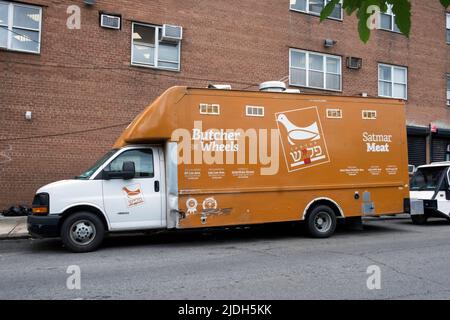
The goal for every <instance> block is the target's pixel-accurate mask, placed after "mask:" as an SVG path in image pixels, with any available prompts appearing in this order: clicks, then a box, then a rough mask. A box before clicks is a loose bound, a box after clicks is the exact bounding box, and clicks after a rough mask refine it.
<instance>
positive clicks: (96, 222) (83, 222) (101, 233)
mask: <svg viewBox="0 0 450 320" xmlns="http://www.w3.org/2000/svg"><path fill="white" fill-rule="evenodd" d="M104 237H105V226H104V225H103V222H102V221H101V220H100V218H99V217H97V216H96V215H95V214H93V213H90V212H77V213H74V214H72V215H70V216H69V217H68V218H67V219H66V220H64V222H63V224H62V226H61V240H62V242H63V244H64V246H65V247H66V248H67V249H69V250H70V251H72V252H77V253H81V252H90V251H94V250H96V249H97V248H98V247H99V246H100V244H101V243H102V241H103V238H104Z"/></svg>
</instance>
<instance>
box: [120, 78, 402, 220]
mask: <svg viewBox="0 0 450 320" xmlns="http://www.w3.org/2000/svg"><path fill="white" fill-rule="evenodd" d="M248 108H254V109H251V110H253V111H254V110H258V112H257V113H256V114H253V116H249V115H247V109H248ZM205 113H206V114H205ZM405 123H406V121H405V106H404V103H403V102H401V101H398V100H393V99H373V98H357V97H342V96H319V95H306V94H290V93H273V92H245V91H231V90H211V89H194V88H186V87H173V88H171V89H169V90H167V91H166V92H165V93H164V94H163V95H162V96H161V97H159V98H158V99H157V100H156V101H155V102H154V103H152V104H151V105H150V106H149V107H148V108H147V109H146V110H144V112H142V113H141V114H140V115H139V116H138V117H136V119H135V120H134V121H133V122H132V123H131V124H130V126H129V127H128V128H127V129H126V130H125V131H124V133H123V134H122V135H121V137H120V138H119V139H118V140H117V142H116V144H115V147H117V148H118V147H123V146H126V145H130V144H141V143H162V144H164V143H166V142H176V143H178V155H177V159H176V160H177V161H178V207H179V210H180V219H179V221H178V227H179V228H198V227H213V226H229V225H244V224H256V223H266V222H279V221H295V220H302V219H304V215H305V214H306V213H307V210H308V208H309V206H310V205H311V204H313V203H315V201H321V200H326V201H328V203H332V204H334V205H335V207H336V209H337V210H338V212H339V214H340V216H342V217H356V216H364V215H383V214H394V213H401V212H402V211H403V200H404V199H405V198H408V193H409V186H408V183H409V178H408V166H407V163H408V159H407V142H406V128H405ZM174 157H175V155H174ZM171 160H174V159H166V161H171Z"/></svg>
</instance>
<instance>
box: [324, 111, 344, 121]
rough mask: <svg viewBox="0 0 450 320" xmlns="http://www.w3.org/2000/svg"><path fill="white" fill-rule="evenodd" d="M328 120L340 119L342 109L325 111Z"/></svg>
mask: <svg viewBox="0 0 450 320" xmlns="http://www.w3.org/2000/svg"><path fill="white" fill-rule="evenodd" d="M327 118H328V119H342V109H327Z"/></svg>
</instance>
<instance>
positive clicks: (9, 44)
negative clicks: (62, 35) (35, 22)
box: [0, 1, 42, 54]
mask: <svg viewBox="0 0 450 320" xmlns="http://www.w3.org/2000/svg"><path fill="white" fill-rule="evenodd" d="M0 3H1V4H5V5H7V6H8V27H7V30H8V40H7V44H6V47H0V50H8V51H15V52H26V53H32V54H40V53H41V37H42V7H39V6H32V5H28V4H22V3H17V2H11V1H0ZM14 7H23V8H32V9H38V10H39V29H37V30H36V29H32V28H24V27H15V26H14V21H13V20H14ZM3 27H4V26H3ZM13 28H17V29H21V30H26V31H33V32H37V33H38V34H39V40H38V49H37V51H32V50H23V49H13V48H12V37H13V36H14V35H17V34H16V33H15V32H13ZM24 37H26V36H24ZM30 40H31V39H30ZM31 41H34V40H31Z"/></svg>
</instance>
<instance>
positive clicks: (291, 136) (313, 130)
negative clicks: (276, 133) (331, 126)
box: [277, 113, 320, 146]
mask: <svg viewBox="0 0 450 320" xmlns="http://www.w3.org/2000/svg"><path fill="white" fill-rule="evenodd" d="M277 121H278V122H280V123H281V124H282V125H283V126H284V127H285V128H286V131H287V133H288V141H289V144H290V145H292V146H293V145H295V142H294V141H299V140H309V141H316V140H320V133H319V126H318V125H317V122H314V123H313V124H312V125H310V126H309V127H306V128H301V127H297V126H296V125H294V124H293V123H292V122H291V121H289V119H288V118H287V117H286V115H285V114H283V113H282V114H280V115H278V117H277Z"/></svg>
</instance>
